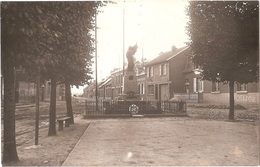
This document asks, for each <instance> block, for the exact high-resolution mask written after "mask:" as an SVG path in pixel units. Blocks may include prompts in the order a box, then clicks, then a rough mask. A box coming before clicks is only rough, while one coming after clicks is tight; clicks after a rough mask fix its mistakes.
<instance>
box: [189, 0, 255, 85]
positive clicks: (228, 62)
mask: <svg viewBox="0 0 260 167" xmlns="http://www.w3.org/2000/svg"><path fill="white" fill-rule="evenodd" d="M188 15H189V17H190V21H189V23H188V27H187V30H188V35H189V37H190V41H189V45H190V46H191V48H192V50H193V55H192V61H193V62H194V63H195V64H198V65H200V67H201V68H202V70H203V72H202V75H203V78H204V79H206V80H211V81H217V82H229V81H237V82H239V83H248V82H255V81H257V78H258V66H259V64H258V54H259V21H258V20H259V2H257V1H254V2H251V1H250V2H249V1H246V2H242V1H224V2H223V1H215V2H212V1H191V2H190V5H189V7H188Z"/></svg>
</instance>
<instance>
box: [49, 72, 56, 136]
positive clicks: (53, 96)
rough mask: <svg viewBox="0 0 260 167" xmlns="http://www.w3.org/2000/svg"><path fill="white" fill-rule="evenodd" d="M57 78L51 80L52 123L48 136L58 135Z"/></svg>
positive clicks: (50, 123)
mask: <svg viewBox="0 0 260 167" xmlns="http://www.w3.org/2000/svg"><path fill="white" fill-rule="evenodd" d="M56 87H57V83H56V78H55V77H52V79H51V99H50V116H49V117H50V121H49V133H48V136H54V135H56V134H57V133H56Z"/></svg>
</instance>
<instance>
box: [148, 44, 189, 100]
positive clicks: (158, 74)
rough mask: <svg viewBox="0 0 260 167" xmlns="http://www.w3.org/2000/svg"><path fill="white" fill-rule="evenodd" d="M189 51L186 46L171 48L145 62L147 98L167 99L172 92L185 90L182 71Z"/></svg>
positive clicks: (170, 96) (171, 95)
mask: <svg viewBox="0 0 260 167" xmlns="http://www.w3.org/2000/svg"><path fill="white" fill-rule="evenodd" d="M189 52H190V49H189V48H188V47H187V46H185V47H182V48H178V49H176V48H173V49H172V50H171V51H168V52H165V53H161V54H160V55H159V56H158V57H156V58H155V59H153V60H151V61H149V62H148V63H146V64H145V69H146V90H147V91H146V99H147V100H169V99H171V98H172V97H173V94H174V93H182V92H184V91H185V89H184V88H185V87H184V85H185V78H184V75H183V74H182V72H183V71H184V68H185V64H186V57H187V55H188V54H189Z"/></svg>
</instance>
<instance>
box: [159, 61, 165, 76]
mask: <svg viewBox="0 0 260 167" xmlns="http://www.w3.org/2000/svg"><path fill="white" fill-rule="evenodd" d="M160 75H161V76H163V75H166V63H164V64H161V65H160Z"/></svg>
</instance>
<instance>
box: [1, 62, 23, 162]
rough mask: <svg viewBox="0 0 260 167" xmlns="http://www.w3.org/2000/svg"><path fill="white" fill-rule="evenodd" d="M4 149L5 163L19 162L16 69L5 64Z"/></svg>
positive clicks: (7, 63)
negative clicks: (16, 130) (16, 129)
mask: <svg viewBox="0 0 260 167" xmlns="http://www.w3.org/2000/svg"><path fill="white" fill-rule="evenodd" d="M4 63H5V67H4V115H3V120H4V148H3V163H7V162H11V161H18V160H19V158H18V155H17V150H16V140H15V90H16V89H15V81H14V80H15V79H14V68H13V66H12V64H9V63H10V62H8V61H7V62H4Z"/></svg>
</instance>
